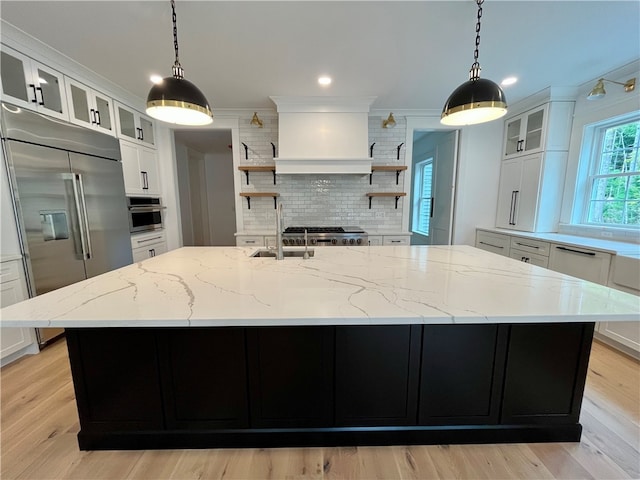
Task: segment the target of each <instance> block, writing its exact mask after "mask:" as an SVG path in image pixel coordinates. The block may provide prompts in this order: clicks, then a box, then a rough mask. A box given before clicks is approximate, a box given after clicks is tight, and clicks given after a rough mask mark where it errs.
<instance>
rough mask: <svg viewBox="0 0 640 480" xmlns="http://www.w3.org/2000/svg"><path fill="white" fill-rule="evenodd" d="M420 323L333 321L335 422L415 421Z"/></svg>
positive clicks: (357, 423)
mask: <svg viewBox="0 0 640 480" xmlns="http://www.w3.org/2000/svg"><path fill="white" fill-rule="evenodd" d="M421 332H422V327H421V326H420V325H380V326H378V325H375V326H372V325H358V326H345V327H336V380H335V382H336V425H337V426H380V425H415V423H416V414H417V400H418V377H419V371H420V334H421Z"/></svg>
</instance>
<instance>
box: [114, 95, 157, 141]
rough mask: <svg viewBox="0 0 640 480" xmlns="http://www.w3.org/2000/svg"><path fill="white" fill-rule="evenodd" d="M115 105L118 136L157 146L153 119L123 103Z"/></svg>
mask: <svg viewBox="0 0 640 480" xmlns="http://www.w3.org/2000/svg"><path fill="white" fill-rule="evenodd" d="M115 106H116V123H117V127H118V128H117V132H118V137H120V138H122V139H124V140H128V141H131V142H136V143H139V144H142V145H146V146H148V147H154V148H155V145H156V141H155V137H154V131H153V120H151V118H149V117H147V116H145V115H143V114H141V113H139V112H137V111H135V110H133V109H131V108H129V107H127V106H125V105H122V104H121V103H117V102H116V104H115Z"/></svg>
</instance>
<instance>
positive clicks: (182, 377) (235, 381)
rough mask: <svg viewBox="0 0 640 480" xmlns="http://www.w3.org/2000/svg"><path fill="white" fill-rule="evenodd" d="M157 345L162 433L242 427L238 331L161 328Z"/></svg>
mask: <svg viewBox="0 0 640 480" xmlns="http://www.w3.org/2000/svg"><path fill="white" fill-rule="evenodd" d="M158 344H159V351H160V365H161V375H162V377H161V378H162V388H163V395H164V406H165V418H166V422H167V428H168V429H216V428H243V427H248V425H249V404H248V400H247V362H246V349H245V330H244V329H242V328H221V327H220V328H179V329H165V330H163V331H161V332H160V333H159V342H158Z"/></svg>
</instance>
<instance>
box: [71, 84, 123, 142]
mask: <svg viewBox="0 0 640 480" xmlns="http://www.w3.org/2000/svg"><path fill="white" fill-rule="evenodd" d="M65 87H66V93H67V101H68V103H69V121H70V122H71V123H75V124H76V125H80V126H83V127H88V128H92V129H94V130H98V131H101V132H103V133H108V134H109V135H113V136H114V137H115V135H116V128H115V122H114V116H113V112H114V110H113V101H112V100H111V98H109V97H107V96H106V95H103V94H102V93H100V92H98V91H96V90H93V89H92V88H89V87H87V86H86V85H83V84H82V83H80V82H78V81H76V80H73V79H72V78H69V77H65Z"/></svg>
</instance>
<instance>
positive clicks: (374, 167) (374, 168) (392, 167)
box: [369, 165, 407, 185]
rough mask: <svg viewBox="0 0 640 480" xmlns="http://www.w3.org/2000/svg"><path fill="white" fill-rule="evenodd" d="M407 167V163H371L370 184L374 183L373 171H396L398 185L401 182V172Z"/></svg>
mask: <svg viewBox="0 0 640 480" xmlns="http://www.w3.org/2000/svg"><path fill="white" fill-rule="evenodd" d="M406 169H407V166H406V165H371V173H370V174H369V185H371V184H372V183H373V172H376V171H379V172H396V185H398V183H399V182H400V172H402V171H404V170H406Z"/></svg>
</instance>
